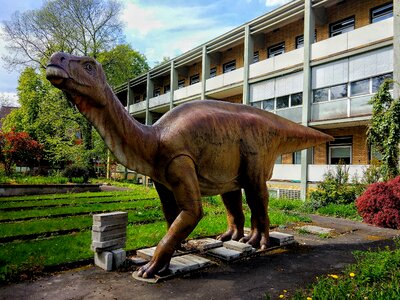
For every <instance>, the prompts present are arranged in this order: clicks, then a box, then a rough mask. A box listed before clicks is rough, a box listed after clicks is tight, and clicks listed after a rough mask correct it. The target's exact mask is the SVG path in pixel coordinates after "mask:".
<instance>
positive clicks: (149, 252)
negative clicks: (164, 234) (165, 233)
mask: <svg viewBox="0 0 400 300" xmlns="http://www.w3.org/2000/svg"><path fill="white" fill-rule="evenodd" d="M156 248H157V246H154V247H150V248H143V249H140V250H137V251H136V255H137V256H138V257H140V258H143V259H145V260H147V261H149V260H151V259H152V258H153V256H154V252H155V251H156ZM182 254H184V252H180V251H175V252H174V254H173V255H172V256H177V255H182Z"/></svg>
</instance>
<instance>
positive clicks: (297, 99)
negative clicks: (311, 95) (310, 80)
mask: <svg viewBox="0 0 400 300" xmlns="http://www.w3.org/2000/svg"><path fill="white" fill-rule="evenodd" d="M290 98H291V99H290V105H291V106H298V105H301V104H303V93H297V94H293V95H291V96H290Z"/></svg>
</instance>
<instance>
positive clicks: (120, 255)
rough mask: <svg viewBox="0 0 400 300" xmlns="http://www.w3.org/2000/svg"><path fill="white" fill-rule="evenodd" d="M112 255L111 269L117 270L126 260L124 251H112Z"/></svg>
mask: <svg viewBox="0 0 400 300" xmlns="http://www.w3.org/2000/svg"><path fill="white" fill-rule="evenodd" d="M111 252H112V254H113V267H114V268H119V267H120V266H122V264H123V263H124V262H125V260H126V251H125V250H123V249H118V250H112V251H111Z"/></svg>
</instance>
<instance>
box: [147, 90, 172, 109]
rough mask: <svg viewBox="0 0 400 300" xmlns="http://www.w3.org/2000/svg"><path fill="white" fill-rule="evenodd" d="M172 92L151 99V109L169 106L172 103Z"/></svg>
mask: <svg viewBox="0 0 400 300" xmlns="http://www.w3.org/2000/svg"><path fill="white" fill-rule="evenodd" d="M170 95H171V92H168V93H165V94H162V95H159V96H157V97H153V98H150V99H149V108H154V107H158V106H162V105H165V104H168V103H169V101H170Z"/></svg>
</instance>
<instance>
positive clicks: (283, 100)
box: [276, 96, 289, 109]
mask: <svg viewBox="0 0 400 300" xmlns="http://www.w3.org/2000/svg"><path fill="white" fill-rule="evenodd" d="M286 107H289V96H281V97H277V98H276V109H279V108H286Z"/></svg>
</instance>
